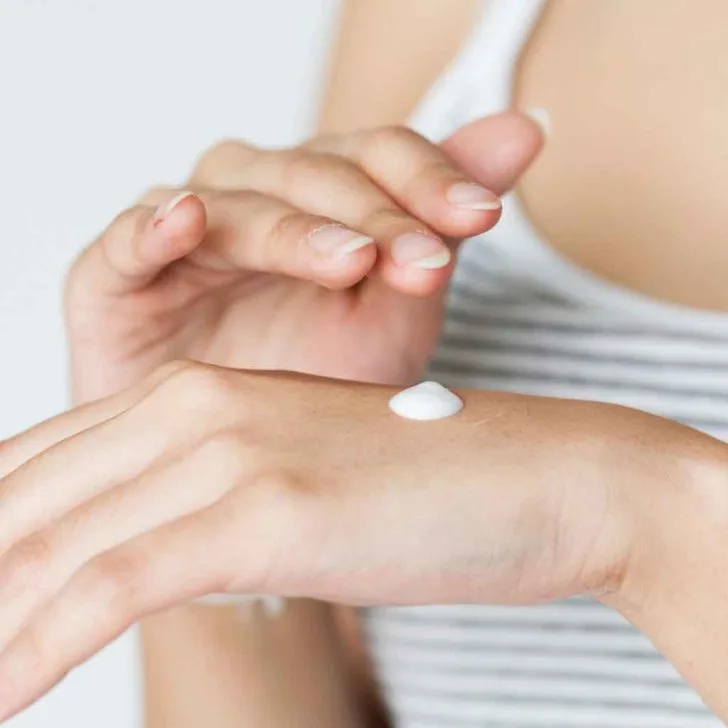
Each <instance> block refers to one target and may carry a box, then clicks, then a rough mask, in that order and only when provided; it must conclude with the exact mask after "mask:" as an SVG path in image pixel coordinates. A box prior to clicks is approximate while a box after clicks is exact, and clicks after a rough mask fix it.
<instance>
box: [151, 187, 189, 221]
mask: <svg viewBox="0 0 728 728" xmlns="http://www.w3.org/2000/svg"><path fill="white" fill-rule="evenodd" d="M194 194H195V193H194V192H189V191H185V192H180V193H179V194H178V195H175V196H174V197H173V198H172V199H171V200H170V201H169V202H165V203H164V204H163V205H160V206H159V207H158V208H157V209H156V210H155V211H154V218H153V219H154V222H161V221H162V220H164V218H165V217H167V216H168V215H169V214H170V213H171V212H172V210H174V208H175V207H177V205H179V203H180V202H182V200H186V199H187V198H188V197H192V195H194Z"/></svg>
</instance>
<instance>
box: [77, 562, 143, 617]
mask: <svg viewBox="0 0 728 728" xmlns="http://www.w3.org/2000/svg"><path fill="white" fill-rule="evenodd" d="M146 563H147V562H146V559H143V558H140V557H139V556H130V555H129V554H124V555H120V554H112V553H108V554H103V555H101V556H97V557H96V558H95V559H93V560H92V561H90V562H89V563H88V564H87V565H86V567H85V568H84V570H83V572H82V585H81V586H82V592H83V598H84V599H85V600H87V601H89V602H92V603H94V604H96V605H98V604H101V605H110V606H112V605H113V609H114V610H115V611H116V613H117V614H118V613H128V612H130V611H133V605H134V603H135V600H136V598H137V597H138V596H139V594H140V593H141V591H142V587H143V582H144V575H145V573H146V569H147V567H146Z"/></svg>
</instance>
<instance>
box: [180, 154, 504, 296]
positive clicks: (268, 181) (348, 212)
mask: <svg viewBox="0 0 728 728" xmlns="http://www.w3.org/2000/svg"><path fill="white" fill-rule="evenodd" d="M240 155H241V159H240V162H239V165H238V166H236V167H235V168H234V169H229V168H228V167H225V169H226V172H225V174H226V175H227V176H226V177H225V178H224V182H223V184H230V185H232V184H233V183H234V184H235V185H236V186H237V187H239V188H248V189H254V190H256V191H258V192H261V193H263V194H264V195H269V196H273V197H277V198H281V199H285V200H286V201H287V202H288V203H289V204H291V205H293V206H294V207H296V208H298V209H301V210H305V211H307V212H309V213H311V214H313V215H321V216H323V217H325V218H327V219H334V220H337V221H339V222H341V223H342V224H343V225H345V226H347V227H348V228H350V229H355V230H357V231H360V232H361V233H363V234H365V235H368V236H370V237H371V238H374V239H375V240H376V241H377V243H378V248H379V253H380V255H379V263H378V269H379V270H380V271H382V272H383V274H384V276H385V278H386V279H387V280H388V282H389V283H390V284H391V285H393V286H395V287H399V286H401V290H402V291H403V292H404V293H410V294H411V293H415V294H417V293H419V294H426V293H430V292H432V291H433V290H436V289H437V288H438V287H440V286H442V285H443V284H444V283H445V281H446V280H447V278H448V274H449V271H448V266H449V264H450V261H451V257H452V256H451V251H450V249H449V247H448V245H447V244H446V243H445V242H444V241H443V240H442V238H441V237H439V236H438V235H437V234H436V233H435V232H434V231H432V230H431V229H430V228H428V226H427V225H425V224H424V223H423V222H422V221H421V220H419V219H418V218H416V217H413V216H412V215H410V214H409V213H407V212H405V211H404V210H403V209H402V208H401V207H400V206H399V205H398V204H397V203H396V202H395V201H394V200H392V198H391V197H390V196H388V195H387V194H386V193H385V192H384V191H382V190H381V189H380V188H379V187H378V186H377V185H376V184H375V183H374V182H373V181H372V180H371V179H370V178H369V177H368V176H367V174H366V173H365V172H364V171H363V170H362V169H360V168H359V167H358V166H357V165H356V164H354V163H353V162H351V161H350V160H347V159H343V158H342V157H340V156H336V155H333V154H324V153H319V152H314V151H311V150H305V149H304V150H300V149H299V150H294V151H285V152H268V153H260V154H258V155H257V156H254V157H252V158H251V156H250V153H249V151H248V150H247V148H245V147H244V148H243V149H242V151H241V152H240ZM234 156H235V147H234V146H233V147H232V148H231V150H230V151H229V152H226V157H227V158H228V160H229V159H230V158H232V157H234ZM228 164H229V161H228ZM205 169H206V168H205V167H203V174H202V177H200V176H199V175H200V172H199V171H198V172H197V175H198V176H197V177H194V178H193V184H202V183H205V182H212V178H213V176H214V174H213V171H210V170H209V169H208V170H207V171H205ZM215 184H219V180H216V181H215ZM496 215H497V213H496Z"/></svg>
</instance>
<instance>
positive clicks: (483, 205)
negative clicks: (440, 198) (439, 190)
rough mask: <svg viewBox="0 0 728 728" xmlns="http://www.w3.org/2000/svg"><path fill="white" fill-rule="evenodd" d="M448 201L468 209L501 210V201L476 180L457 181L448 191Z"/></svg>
mask: <svg viewBox="0 0 728 728" xmlns="http://www.w3.org/2000/svg"><path fill="white" fill-rule="evenodd" d="M446 197H447V201H448V202H449V203H450V204H452V205H455V206H456V207H462V208H464V209H466V210H500V208H501V201H500V199H499V198H498V196H497V195H495V194H493V193H492V192H491V191H490V190H486V189H485V187H481V186H480V185H479V184H476V183H475V182H456V183H455V184H454V185H452V186H451V187H450V188H449V189H448V191H447V195H446Z"/></svg>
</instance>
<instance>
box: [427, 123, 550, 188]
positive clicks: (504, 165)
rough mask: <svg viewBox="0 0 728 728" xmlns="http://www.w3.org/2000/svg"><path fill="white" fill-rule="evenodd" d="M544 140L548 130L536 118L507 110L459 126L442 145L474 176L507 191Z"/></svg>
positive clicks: (532, 159) (481, 181)
mask: <svg viewBox="0 0 728 728" xmlns="http://www.w3.org/2000/svg"><path fill="white" fill-rule="evenodd" d="M544 141H545V134H544V129H543V127H541V125H540V124H539V123H538V122H536V121H535V120H534V118H532V117H530V116H528V115H526V114H522V113H519V112H517V111H507V112H504V113H502V114H495V115H494V116H487V117H485V118H483V119H478V120H477V121H474V122H472V123H471V124H468V125H467V126H464V127H462V128H461V129H458V130H457V131H456V132H455V133H454V134H452V135H451V136H450V137H449V138H448V139H446V140H445V141H444V142H443V143H442V144H441V148H442V149H443V151H444V152H445V153H446V154H447V155H448V156H449V157H450V158H451V159H452V161H453V163H455V164H457V165H458V167H459V168H460V169H462V170H463V171H464V172H465V173H467V174H469V175H470V176H471V177H472V178H473V179H476V180H478V181H479V182H480V183H481V184H484V185H486V186H487V187H488V188H489V189H492V190H493V191H494V192H497V193H498V194H503V193H505V192H507V191H508V190H510V189H511V188H512V187H514V186H515V184H516V182H517V181H518V178H519V177H520V176H521V175H522V174H523V173H524V172H525V171H526V170H527V169H528V167H529V166H530V165H531V164H532V163H533V161H534V159H535V158H536V157H537V156H538V154H539V152H540V151H541V148H542V147H543V144H544Z"/></svg>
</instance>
